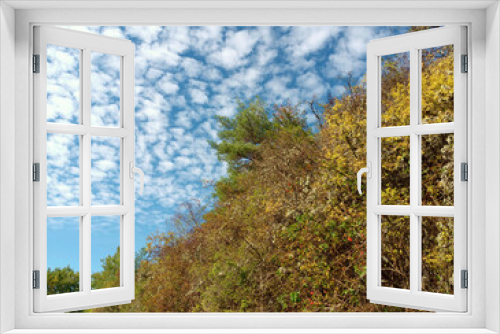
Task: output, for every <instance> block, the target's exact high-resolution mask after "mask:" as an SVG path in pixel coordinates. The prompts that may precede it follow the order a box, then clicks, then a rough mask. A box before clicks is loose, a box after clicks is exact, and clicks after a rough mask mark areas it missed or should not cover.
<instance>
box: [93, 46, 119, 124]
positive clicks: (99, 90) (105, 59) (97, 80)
mask: <svg viewBox="0 0 500 334" xmlns="http://www.w3.org/2000/svg"><path fill="white" fill-rule="evenodd" d="M91 57H92V60H91V63H92V74H91V77H90V80H91V100H92V115H91V123H92V126H111V127H119V126H120V67H121V57H120V56H115V55H110V54H106V53H100V52H92V54H91Z"/></svg>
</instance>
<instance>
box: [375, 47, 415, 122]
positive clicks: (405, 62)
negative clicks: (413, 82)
mask: <svg viewBox="0 0 500 334" xmlns="http://www.w3.org/2000/svg"><path fill="white" fill-rule="evenodd" d="M381 75H382V78H381V104H382V105H381V111H382V119H381V125H382V126H402V125H410V53H409V52H404V53H397V54H392V55H387V56H382V57H381Z"/></svg>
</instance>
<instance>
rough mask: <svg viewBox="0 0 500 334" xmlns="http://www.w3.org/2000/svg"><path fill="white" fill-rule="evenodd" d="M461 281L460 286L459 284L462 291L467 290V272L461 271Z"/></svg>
mask: <svg viewBox="0 0 500 334" xmlns="http://www.w3.org/2000/svg"><path fill="white" fill-rule="evenodd" d="M461 276H462V278H461V281H462V284H461V287H462V289H467V288H468V287H469V273H468V272H467V270H462V271H461Z"/></svg>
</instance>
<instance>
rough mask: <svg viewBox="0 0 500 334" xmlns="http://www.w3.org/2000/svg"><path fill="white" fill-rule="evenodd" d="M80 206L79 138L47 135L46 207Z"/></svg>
mask: <svg viewBox="0 0 500 334" xmlns="http://www.w3.org/2000/svg"><path fill="white" fill-rule="evenodd" d="M79 204H80V137H79V136H77V135H68V134H58V133H48V134H47V206H75V205H79Z"/></svg>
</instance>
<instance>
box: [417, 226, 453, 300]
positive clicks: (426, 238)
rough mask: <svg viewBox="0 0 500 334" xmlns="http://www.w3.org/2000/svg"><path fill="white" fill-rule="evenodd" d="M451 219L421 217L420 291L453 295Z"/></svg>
mask: <svg viewBox="0 0 500 334" xmlns="http://www.w3.org/2000/svg"><path fill="white" fill-rule="evenodd" d="M453 255H454V253H453V218H443V217H438V218H436V217H422V291H427V292H437V293H446V294H450V295H452V294H453V288H454V284H453V283H454V275H453V270H454V266H453Z"/></svg>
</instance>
